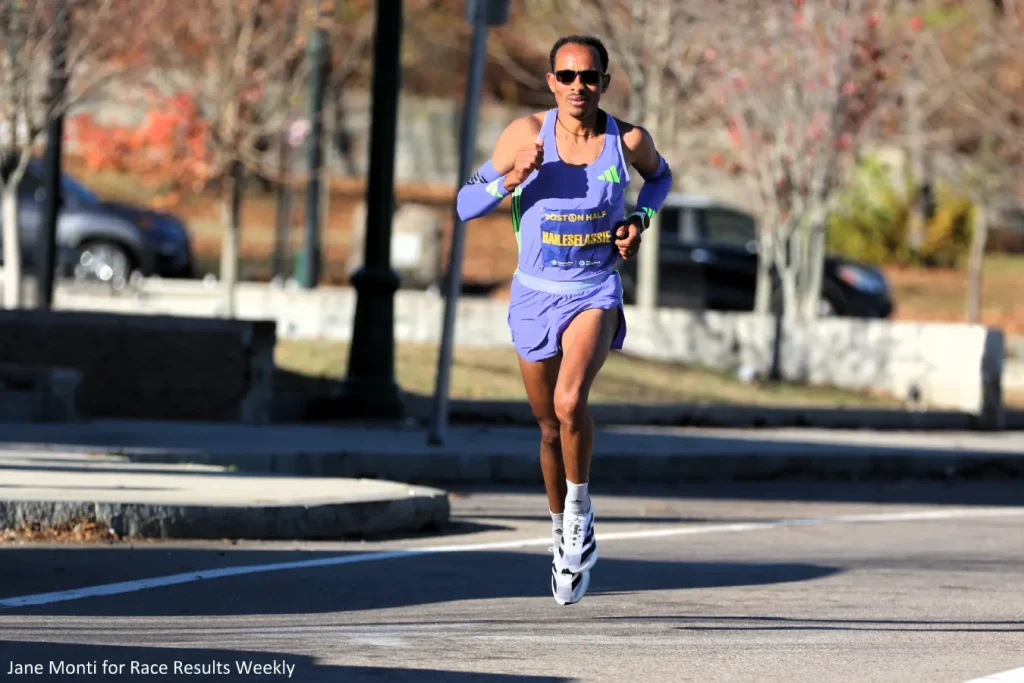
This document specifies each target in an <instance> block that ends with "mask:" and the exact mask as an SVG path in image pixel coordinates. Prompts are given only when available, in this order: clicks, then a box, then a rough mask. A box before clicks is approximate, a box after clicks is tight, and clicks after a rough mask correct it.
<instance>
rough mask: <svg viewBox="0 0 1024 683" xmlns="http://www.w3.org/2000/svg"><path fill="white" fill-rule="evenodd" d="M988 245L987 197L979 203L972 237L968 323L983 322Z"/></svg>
mask: <svg viewBox="0 0 1024 683" xmlns="http://www.w3.org/2000/svg"><path fill="white" fill-rule="evenodd" d="M987 243H988V207H987V206H986V203H985V197H981V198H980V199H979V200H978V201H977V207H976V217H975V220H974V231H973V234H972V236H971V255H970V260H969V262H968V266H967V322H969V323H972V324H976V323H979V322H981V284H982V277H981V276H982V270H983V266H984V264H985V246H986V244H987Z"/></svg>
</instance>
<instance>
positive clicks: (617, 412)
mask: <svg viewBox="0 0 1024 683" xmlns="http://www.w3.org/2000/svg"><path fill="white" fill-rule="evenodd" d="M418 408H419V406H418V405H417V409H418ZM590 410H591V414H592V416H593V418H594V421H595V422H596V423H598V424H607V425H612V424H618V425H649V426H673V427H735V428H760V427H812V428H817V429H872V430H899V431H905V430H922V431H966V430H974V429H978V420H979V418H978V416H976V415H971V414H968V413H958V412H953V411H928V412H921V413H919V412H910V411H902V410H885V409H869V408H842V409H836V408H811V407H808V408H801V407H795V408H775V407H766V406H717V405H697V404H672V405H629V404H618V405H616V404H598V405H595V406H592V407H591V409H590ZM417 415H419V413H418V412H417ZM450 419H451V421H452V422H464V423H497V424H519V425H527V426H533V425H535V424H536V419H535V418H534V417H533V413H532V412H531V411H530V407H529V405H528V404H526V403H517V402H514V401H507V402H505V401H453V402H452V403H451V418H450Z"/></svg>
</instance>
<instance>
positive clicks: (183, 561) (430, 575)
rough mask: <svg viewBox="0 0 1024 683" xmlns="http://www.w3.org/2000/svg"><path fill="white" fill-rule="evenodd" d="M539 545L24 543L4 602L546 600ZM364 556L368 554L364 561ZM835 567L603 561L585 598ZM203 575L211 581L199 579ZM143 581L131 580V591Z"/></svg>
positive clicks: (1, 585) (8, 569)
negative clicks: (372, 548)
mask: <svg viewBox="0 0 1024 683" xmlns="http://www.w3.org/2000/svg"><path fill="white" fill-rule="evenodd" d="M537 550H538V551H539V552H500V551H475V552H437V553H431V554H419V555H417V554H414V553H409V554H407V555H405V554H403V555H401V556H398V557H386V558H377V559H374V558H372V557H369V556H368V555H366V554H364V553H351V552H349V553H344V552H340V553H326V552H296V551H251V550H239V551H227V550H222V551H217V550H207V549H184V548H174V547H167V546H151V547H136V548H135V549H125V548H120V547H108V548H95V547H79V548H63V547H51V548H34V547H24V546H22V547H19V548H9V549H0V599H11V598H17V597H22V596H26V595H37V594H40V593H52V592H54V591H68V590H75V589H80V588H87V587H93V586H100V585H107V584H113V583H121V582H138V581H143V580H145V579H147V578H151V577H157V576H169V575H182V576H183V578H182V579H181V581H182V583H180V584H178V583H174V582H170V584H169V585H161V586H159V587H151V588H150V587H147V588H144V589H142V590H134V591H129V592H125V593H123V596H122V597H119V595H120V594H121V591H111V592H112V593H113V594H112V595H103V594H102V592H101V593H100V594H97V595H95V596H92V595H90V596H89V597H84V598H77V599H74V600H71V601H64V602H53V603H50V604H42V605H36V606H32V605H15V606H13V607H12V606H11V604H12V603H7V606H8V608H9V609H10V610H11V611H12V612H11V613H17V614H47V615H52V614H75V615H78V616H85V615H89V616H133V617H143V616H213V615H217V616H225V615H236V616H237V615H259V614H317V613H330V612H352V611H360V610H378V609H388V608H401V607H410V606H420V605H431V604H449V603H454V602H459V601H467V600H505V599H509V598H543V599H550V585H549V584H550V566H551V558H550V555H549V554H547V553H546V552H544V551H543V549H541V548H539V547H538V549H537ZM541 553H543V554H541ZM361 556H362V557H361ZM364 558H365V559H366V561H360V560H362V559H364ZM339 560H340V561H339ZM280 563H289V564H288V566H286V567H285V568H283V569H282V568H281V567H279V566H276V565H279V564H280ZM291 563H297V564H291ZM311 564H313V565H314V566H310V565H311ZM268 567H269V568H268ZM241 568H248V569H245V570H243V569H241ZM839 571H841V570H840V569H839V568H837V567H829V566H822V565H816V564H807V563H799V562H782V563H773V562H672V561H656V560H623V559H617V558H602V559H601V561H600V571H598V570H596V569H595V571H594V572H593V573H592V575H591V577H592V581H591V587H590V591H589V592H588V597H590V598H591V599H593V598H594V597H597V598H598V599H599V596H600V595H601V594H602V593H604V592H613V593H616V594H621V593H624V592H625V593H641V592H647V591H668V590H689V589H700V588H717V587H726V586H753V585H764V584H776V583H790V582H800V581H811V580H814V579H820V578H824V577H827V576H831V575H834V574H836V573H838V572H839ZM197 576H198V577H202V576H205V577H208V578H206V579H200V580H194V579H195V578H196V577H197ZM483 577H486V580H484V579H483ZM225 579H228V580H229V581H230V583H226V581H225ZM137 586H138V584H135V583H131V584H130V585H129V586H128V587H130V588H134V587H137ZM227 588H229V589H230V590H226V589H227ZM0 604H3V603H0Z"/></svg>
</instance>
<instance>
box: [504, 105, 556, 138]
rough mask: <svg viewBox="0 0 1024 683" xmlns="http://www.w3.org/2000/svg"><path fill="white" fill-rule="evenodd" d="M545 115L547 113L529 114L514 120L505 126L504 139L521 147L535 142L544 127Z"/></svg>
mask: <svg viewBox="0 0 1024 683" xmlns="http://www.w3.org/2000/svg"><path fill="white" fill-rule="evenodd" d="M545 114H546V112H537V113H536V114H527V115H526V116H520V117H519V118H517V119H514V120H513V121H512V122H511V123H509V124H508V125H507V126H505V130H504V132H503V133H502V137H505V138H507V139H509V140H514V141H515V142H517V143H518V144H520V145H525V144H528V143H530V142H533V141H535V140H536V139H537V136H538V135H540V131H541V128H542V127H543V126H544V115H545Z"/></svg>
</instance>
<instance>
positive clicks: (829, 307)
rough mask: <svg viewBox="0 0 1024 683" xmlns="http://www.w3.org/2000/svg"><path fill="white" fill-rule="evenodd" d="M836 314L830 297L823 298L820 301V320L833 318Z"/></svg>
mask: <svg viewBox="0 0 1024 683" xmlns="http://www.w3.org/2000/svg"><path fill="white" fill-rule="evenodd" d="M835 314H836V307H835V306H834V305H833V304H832V302H831V301H829V299H828V297H825V296H823V297H821V298H820V299H818V317H819V318H832V317H834V316H835Z"/></svg>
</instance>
